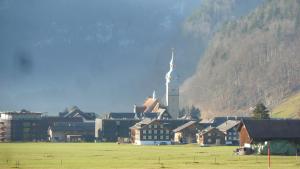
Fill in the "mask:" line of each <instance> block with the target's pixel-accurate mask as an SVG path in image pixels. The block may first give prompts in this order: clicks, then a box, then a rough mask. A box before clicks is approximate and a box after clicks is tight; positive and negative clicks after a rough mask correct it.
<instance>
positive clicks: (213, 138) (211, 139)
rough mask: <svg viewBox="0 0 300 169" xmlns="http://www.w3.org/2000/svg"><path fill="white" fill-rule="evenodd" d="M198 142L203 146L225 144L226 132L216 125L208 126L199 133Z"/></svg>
mask: <svg viewBox="0 0 300 169" xmlns="http://www.w3.org/2000/svg"><path fill="white" fill-rule="evenodd" d="M197 143H198V144H200V145H201V146H207V145H224V144H225V134H224V133H223V132H222V131H220V130H219V129H217V128H216V127H208V128H206V129H204V130H202V131H201V132H200V133H198V134H197Z"/></svg>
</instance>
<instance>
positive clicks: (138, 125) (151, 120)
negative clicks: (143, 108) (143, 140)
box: [130, 118, 155, 129]
mask: <svg viewBox="0 0 300 169" xmlns="http://www.w3.org/2000/svg"><path fill="white" fill-rule="evenodd" d="M153 121H155V119H154V120H153V119H149V118H146V119H144V120H142V121H140V122H138V123H136V124H135V125H134V126H132V127H130V128H131V129H141V128H142V127H143V126H144V125H148V124H150V123H152V122H153Z"/></svg>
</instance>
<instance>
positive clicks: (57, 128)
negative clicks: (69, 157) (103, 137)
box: [48, 122, 95, 142]
mask: <svg viewBox="0 0 300 169" xmlns="http://www.w3.org/2000/svg"><path fill="white" fill-rule="evenodd" d="M94 130H95V124H94V123H86V122H56V123H54V124H53V125H52V126H49V129H48V135H49V141H52V142H81V141H87V142H92V141H94Z"/></svg>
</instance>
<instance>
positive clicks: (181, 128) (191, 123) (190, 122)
mask: <svg viewBox="0 0 300 169" xmlns="http://www.w3.org/2000/svg"><path fill="white" fill-rule="evenodd" d="M195 123H196V121H189V122H187V123H185V124H183V125H181V126H179V127H177V128H176V129H174V130H173V132H174V133H176V132H179V131H181V130H183V129H185V128H187V127H189V126H191V125H193V124H195Z"/></svg>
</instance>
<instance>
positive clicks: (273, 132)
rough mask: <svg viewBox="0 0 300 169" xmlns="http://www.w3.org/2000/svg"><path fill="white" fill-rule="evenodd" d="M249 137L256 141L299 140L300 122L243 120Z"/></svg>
mask: <svg viewBox="0 0 300 169" xmlns="http://www.w3.org/2000/svg"><path fill="white" fill-rule="evenodd" d="M242 124H244V125H245V127H246V129H247V131H248V133H249V136H250V137H251V138H253V139H257V140H268V139H300V120H274V119H272V120H250V119H244V120H243V121H242V123H241V125H240V127H239V130H240V129H241V126H242Z"/></svg>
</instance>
